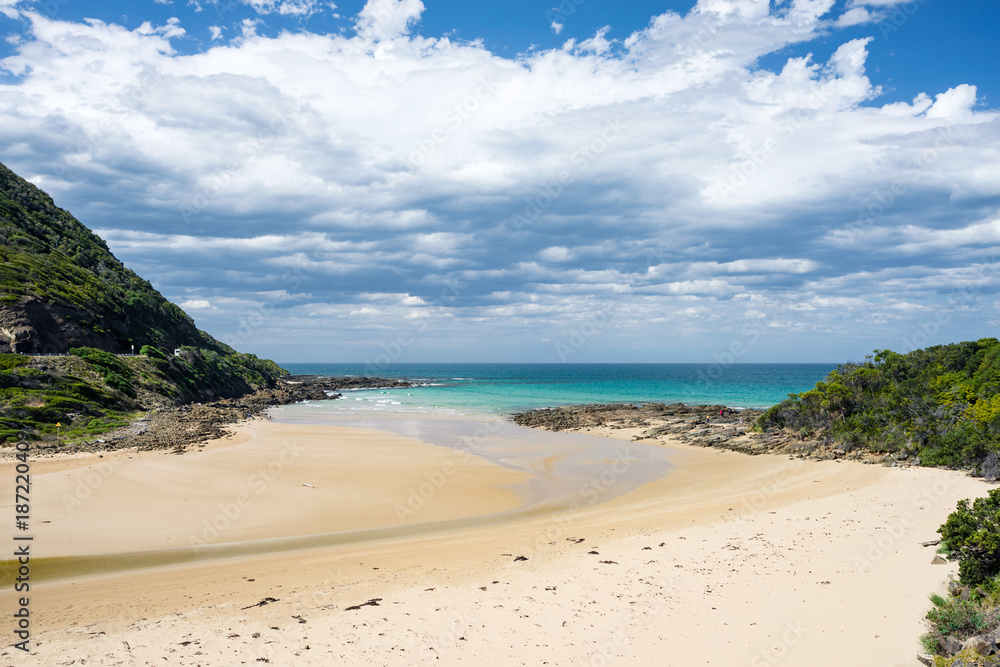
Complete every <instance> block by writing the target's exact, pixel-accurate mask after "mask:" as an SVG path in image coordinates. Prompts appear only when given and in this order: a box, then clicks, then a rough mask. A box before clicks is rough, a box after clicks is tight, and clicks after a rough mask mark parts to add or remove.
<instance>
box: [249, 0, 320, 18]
mask: <svg viewBox="0 0 1000 667" xmlns="http://www.w3.org/2000/svg"><path fill="white" fill-rule="evenodd" d="M243 2H245V3H246V4H248V5H250V6H251V7H253V9H254V10H255V11H257V12H259V13H261V14H274V13H277V14H283V15H286V16H308V15H310V14H313V13H314V12H316V11H317V10H318V8H319V6H320V3H319V2H318V0H243Z"/></svg>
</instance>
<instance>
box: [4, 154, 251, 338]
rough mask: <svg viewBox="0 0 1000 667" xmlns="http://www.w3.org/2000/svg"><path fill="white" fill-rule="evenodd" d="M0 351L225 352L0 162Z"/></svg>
mask: <svg viewBox="0 0 1000 667" xmlns="http://www.w3.org/2000/svg"><path fill="white" fill-rule="evenodd" d="M0 239H2V241H3V243H2V246H0V352H20V353H28V354H33V353H40V352H41V353H50V352H67V351H68V350H69V349H70V348H73V347H80V346H87V347H96V348H100V349H103V350H107V351H109V352H128V351H130V349H131V346H132V345H135V349H136V350H139V349H140V347H141V346H142V345H153V346H156V347H159V348H161V349H173V348H175V347H180V346H181V345H188V346H191V347H197V348H201V349H209V350H214V351H217V352H220V353H232V350H231V349H230V348H229V347H228V346H226V345H224V344H222V343H220V342H219V341H217V340H215V339H214V338H212V337H211V336H209V335H208V334H206V333H204V332H202V331H200V330H198V328H197V327H196V326H195V325H194V322H193V321H192V320H191V318H190V317H188V316H187V315H186V314H185V313H184V311H182V310H181V309H180V308H179V307H177V306H176V305H175V304H173V303H170V302H169V301H167V300H166V299H165V298H163V296H162V295H161V294H160V293H159V292H158V291H156V290H155V289H154V288H153V286H152V285H150V284H149V282H147V281H146V280H143V279H142V278H140V277H139V276H137V275H136V274H135V273H134V272H133V271H131V270H129V269H128V268H126V267H125V266H124V265H123V264H122V263H121V262H120V261H118V259H116V258H115V256H114V255H112V254H111V251H110V250H109V249H108V246H107V244H106V243H105V242H104V241H103V240H102V239H101V238H100V237H98V236H97V235H96V234H94V233H93V232H91V231H90V230H89V229H87V228H86V227H84V226H83V224H82V223H80V221H78V220H77V219H76V218H74V217H73V216H72V215H70V214H69V213H68V212H67V211H64V210H63V209H61V208H59V207H57V206H56V205H55V204H54V203H53V201H52V198H51V197H49V196H48V195H47V194H45V193H44V192H42V191H41V190H39V189H38V188H36V187H35V186H33V185H32V184H31V183H28V182H27V181H25V180H24V179H23V178H21V177H19V176H18V175H17V174H15V173H14V172H12V171H11V170H10V169H8V168H7V167H5V166H4V165H3V164H0Z"/></svg>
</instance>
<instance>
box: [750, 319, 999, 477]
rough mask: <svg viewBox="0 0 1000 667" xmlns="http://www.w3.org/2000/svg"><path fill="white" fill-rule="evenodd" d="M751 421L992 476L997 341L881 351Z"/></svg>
mask: <svg viewBox="0 0 1000 667" xmlns="http://www.w3.org/2000/svg"><path fill="white" fill-rule="evenodd" d="M758 426H760V427H761V428H762V429H764V430H769V429H785V430H790V431H793V432H796V433H799V434H800V435H801V436H803V437H822V438H825V439H832V440H835V441H837V442H839V443H841V444H842V446H843V448H844V449H845V450H846V451H851V450H854V449H858V448H863V449H866V450H869V451H872V452H880V453H882V452H884V453H897V452H898V453H905V454H907V455H911V456H915V457H918V458H919V461H920V463H922V464H924V465H935V466H954V467H971V468H973V469H975V470H976V471H977V472H979V473H981V474H984V475H986V476H988V477H990V478H997V477H1000V459H998V457H997V450H998V449H1000V341H998V340H997V339H995V338H984V339H982V340H978V341H975V342H964V343H955V344H951V345H939V346H936V347H929V348H926V349H923V350H917V351H915V352H910V353H908V354H905V355H904V354H897V353H896V352H892V351H890V350H882V351H881V352H877V353H876V354H875V355H874V356H871V357H868V358H867V360H866V361H865V362H864V363H848V364H844V365H842V366H840V367H839V368H838V369H837V370H835V371H833V372H831V373H830V374H829V375H828V376H827V377H826V378H825V379H824V380H823V381H822V382H819V383H817V385H816V387H815V388H813V389H810V390H809V391H806V392H803V393H801V394H791V395H789V397H788V399H787V400H785V401H782V402H781V403H779V404H777V405H775V406H773V407H771V408H770V409H769V410H767V412H765V413H764V415H762V416H761V417H760V419H759V421H758Z"/></svg>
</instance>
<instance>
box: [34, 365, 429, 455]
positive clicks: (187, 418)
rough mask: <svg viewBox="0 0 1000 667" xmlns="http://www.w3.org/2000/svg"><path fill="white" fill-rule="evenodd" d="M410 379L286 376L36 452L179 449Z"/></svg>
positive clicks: (49, 443)
mask: <svg viewBox="0 0 1000 667" xmlns="http://www.w3.org/2000/svg"><path fill="white" fill-rule="evenodd" d="M410 386H412V383H409V382H405V381H402V380H390V379H385V378H375V377H349V378H332V377H323V376H311V375H309V376H302V375H297V376H290V377H288V378H286V379H284V380H279V381H278V386H277V387H275V388H273V389H263V390H261V391H257V392H254V393H251V394H247V395H246V396H242V397H240V398H234V399H223V400H219V401H214V402H211V403H204V404H202V403H195V404H190V405H182V406H178V407H171V408H163V409H158V410H153V411H151V412H148V413H146V414H144V415H143V416H142V417H140V418H138V419H136V420H135V421H134V422H133V423H132V424H130V425H129V426H128V427H126V428H123V429H119V430H117V431H112V432H109V433H106V434H103V435H101V436H99V437H97V438H94V439H93V440H89V441H83V442H75V443H69V444H64V443H60V442H56V441H51V440H50V441H45V442H42V443H39V444H36V445H34V447H35V449H36V450H40V451H42V452H50V453H56V452H59V453H67V452H98V451H105V450H114V449H128V448H133V447H134V448H136V449H138V450H140V451H144V450H153V449H170V450H174V451H175V452H177V453H181V452H183V451H185V450H186V449H187V447H189V446H191V445H196V444H200V443H204V442H206V441H207V440H211V439H215V438H220V437H222V436H224V435H226V434H227V433H229V431H230V427H231V426H232V425H233V424H236V423H238V422H240V421H243V420H246V419H251V418H255V417H260V416H262V415H263V414H264V413H265V412H267V409H268V408H270V407H272V406H275V405H288V404H291V403H300V402H302V401H324V400H334V399H338V398H340V396H341V395H340V393H339V392H340V390H343V389H371V388H382V387H410Z"/></svg>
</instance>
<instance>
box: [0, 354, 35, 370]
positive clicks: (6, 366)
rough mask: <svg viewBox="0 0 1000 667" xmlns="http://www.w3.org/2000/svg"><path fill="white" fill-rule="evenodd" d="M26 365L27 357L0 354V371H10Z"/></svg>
mask: <svg viewBox="0 0 1000 667" xmlns="http://www.w3.org/2000/svg"><path fill="white" fill-rule="evenodd" d="M27 363H28V359H27V357H23V356H21V355H20V354H0V371H11V370H14V369H15V368H17V367H18V366H24V365H26V364H27Z"/></svg>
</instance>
